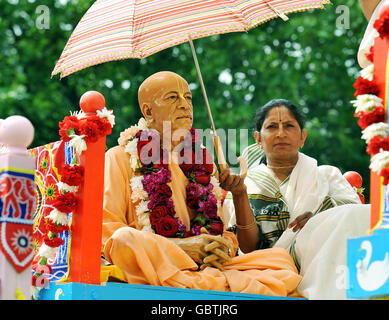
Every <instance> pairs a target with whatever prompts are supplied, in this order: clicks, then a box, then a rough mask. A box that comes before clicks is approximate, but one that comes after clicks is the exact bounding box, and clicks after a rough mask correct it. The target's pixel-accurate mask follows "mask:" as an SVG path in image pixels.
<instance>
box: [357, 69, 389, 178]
mask: <svg viewBox="0 0 389 320" xmlns="http://www.w3.org/2000/svg"><path fill="white" fill-rule="evenodd" d="M360 75H361V77H362V78H364V79H367V80H369V81H372V80H373V79H374V64H373V63H370V64H369V65H368V66H367V67H365V68H363V69H362V70H361V71H360ZM351 103H352V105H353V106H354V107H355V113H358V112H361V111H363V112H372V111H373V110H374V109H375V108H377V107H384V105H383V100H382V99H381V98H380V97H378V96H376V95H374V94H361V95H358V96H357V97H356V100H352V101H351ZM388 135H389V125H388V124H387V123H385V122H377V123H372V124H371V125H369V126H368V127H367V128H366V129H364V130H363V131H362V136H361V138H362V139H364V140H365V141H366V144H368V143H369V142H370V140H371V139H372V138H373V137H374V136H379V137H380V138H385V137H387V136H388ZM388 163H389V151H384V150H382V149H380V151H379V152H378V153H377V154H376V155H374V156H373V157H372V158H371V159H370V165H369V168H370V169H371V170H372V171H374V172H376V173H377V174H380V172H381V170H382V169H383V168H385V167H386V166H387V164H388Z"/></svg>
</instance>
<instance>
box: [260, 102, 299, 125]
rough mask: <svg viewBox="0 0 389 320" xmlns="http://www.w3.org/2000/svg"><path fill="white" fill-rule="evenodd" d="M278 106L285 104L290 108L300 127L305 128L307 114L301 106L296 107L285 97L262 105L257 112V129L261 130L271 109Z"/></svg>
mask: <svg viewBox="0 0 389 320" xmlns="http://www.w3.org/2000/svg"><path fill="white" fill-rule="evenodd" d="M277 106H284V107H286V108H288V109H289V111H290V112H291V113H292V114H293V116H294V118H295V119H296V121H297V123H298V124H299V126H300V129H301V130H302V129H304V123H305V116H304V114H303V113H302V112H301V110H300V109H299V108H297V107H296V105H295V104H293V103H292V102H290V101H289V100H285V99H273V100H270V101H269V102H268V103H266V104H265V105H264V106H262V107H260V108H259V109H258V110H257V112H256V114H255V126H256V129H257V131H261V128H262V125H263V122H264V121H265V118H266V116H267V114H268V113H269V111H270V110H271V109H273V108H274V107H277Z"/></svg>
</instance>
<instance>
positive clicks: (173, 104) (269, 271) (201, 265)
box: [102, 71, 301, 296]
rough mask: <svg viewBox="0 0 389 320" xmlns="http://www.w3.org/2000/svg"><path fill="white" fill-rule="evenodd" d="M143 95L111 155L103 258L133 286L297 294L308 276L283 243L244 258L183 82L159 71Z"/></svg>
mask: <svg viewBox="0 0 389 320" xmlns="http://www.w3.org/2000/svg"><path fill="white" fill-rule="evenodd" d="M138 100H139V107H140V109H141V112H142V114H143V116H144V118H141V119H140V120H139V122H138V124H137V125H134V126H132V127H130V128H128V129H126V130H125V131H123V132H122V133H121V135H120V138H119V139H118V141H119V145H118V146H115V147H113V148H111V149H110V150H108V151H107V153H106V163H105V187H104V213H103V239H102V244H103V254H104V258H105V259H106V260H107V261H108V262H109V263H112V264H114V265H116V266H117V267H119V268H120V269H121V271H122V272H123V274H124V277H125V280H126V281H127V282H128V283H131V284H149V285H155V286H168V287H179V288H192V289H202V290H218V291H232V292H242V293H252V294H264V295H277V296H288V295H292V294H295V289H296V287H297V285H298V283H299V281H300V280H301V277H300V276H299V275H298V273H297V269H296V267H295V265H294V262H293V259H292V258H291V257H290V256H289V254H288V253H287V251H286V250H285V249H283V248H270V249H264V250H254V251H252V252H250V253H248V254H242V255H236V253H237V249H238V241H237V239H236V237H235V235H234V234H233V233H231V232H228V231H226V228H225V226H224V224H223V210H222V208H221V203H220V198H221V193H222V192H221V189H220V186H219V182H218V172H217V169H216V166H215V165H214V163H213V161H212V158H211V157H210V154H209V152H208V151H207V150H206V149H205V148H204V147H203V146H201V141H199V136H198V134H197V131H196V130H195V129H194V128H193V127H192V123H193V105H192V95H191V92H190V90H189V86H188V83H187V82H186V81H185V79H183V78H182V77H181V76H179V75H177V74H176V73H173V72H167V71H163V72H158V73H155V74H153V75H151V76H150V77H148V78H147V79H146V80H145V81H144V82H143V83H142V84H141V86H140V88H139V92H138Z"/></svg>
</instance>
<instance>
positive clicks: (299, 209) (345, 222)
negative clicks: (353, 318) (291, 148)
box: [224, 153, 370, 299]
mask: <svg viewBox="0 0 389 320" xmlns="http://www.w3.org/2000/svg"><path fill="white" fill-rule="evenodd" d="M259 174H260V175H261V176H266V177H267V180H266V185H264V184H263V183H262V182H263V180H261V179H258V176H259ZM268 181H273V182H274V183H272V185H271V187H270V188H269V186H268ZM245 183H246V185H247V192H248V193H249V195H250V194H265V195H266V194H269V193H270V191H271V190H270V189H271V188H277V187H278V190H273V191H272V192H273V193H274V192H275V193H277V192H280V193H281V199H282V201H284V203H285V204H286V206H287V208H288V211H289V215H290V219H289V222H291V221H293V220H294V219H295V218H296V217H297V216H299V215H301V214H303V213H304V212H306V211H310V212H312V213H314V216H313V217H312V218H311V219H310V220H308V222H307V223H306V225H305V226H304V227H303V229H301V230H300V231H299V232H293V231H292V229H288V228H287V229H286V230H285V231H284V232H283V233H282V235H281V236H280V237H279V238H278V240H277V241H276V242H275V244H274V245H273V247H275V246H277V247H283V248H285V249H287V250H291V251H293V252H294V253H295V255H296V257H297V258H298V260H299V264H300V274H301V275H302V276H303V279H302V281H301V282H300V284H299V286H298V288H297V289H298V291H299V293H300V294H302V295H303V296H304V297H306V298H309V299H345V298H346V295H345V287H346V285H345V282H344V280H345V274H344V272H345V270H346V264H347V262H346V248H347V239H348V238H351V237H357V236H362V235H365V234H366V232H367V230H368V229H369V220H370V205H362V204H361V202H360V200H359V197H358V195H357V194H356V192H355V191H354V190H353V189H352V187H351V186H350V184H349V183H348V182H347V180H346V179H345V178H344V177H343V176H342V174H341V172H340V170H339V169H337V168H335V167H332V166H317V161H316V160H315V159H313V158H311V157H308V156H306V155H304V154H303V153H299V160H298V162H297V164H296V166H295V168H294V169H293V171H292V173H291V175H290V177H289V179H287V180H286V181H285V182H283V183H281V184H280V185H278V184H277V183H276V182H275V179H274V176H273V172H272V171H271V170H270V169H268V168H267V167H266V165H264V164H260V165H258V166H256V167H254V168H252V169H250V170H249V172H248V176H247V178H246V180H245ZM328 197H330V199H331V201H332V204H333V205H334V206H335V207H333V208H331V209H328V210H325V211H322V212H320V211H321V206H322V205H323V202H324V200H325V199H326V198H328ZM224 213H225V216H226V219H225V221H229V223H230V224H234V223H235V210H234V208H233V203H232V200H230V199H226V200H225V203H224ZM342 272H343V273H342Z"/></svg>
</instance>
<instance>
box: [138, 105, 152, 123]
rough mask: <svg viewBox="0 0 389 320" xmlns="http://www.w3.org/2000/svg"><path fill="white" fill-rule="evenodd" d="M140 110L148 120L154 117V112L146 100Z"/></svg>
mask: <svg viewBox="0 0 389 320" xmlns="http://www.w3.org/2000/svg"><path fill="white" fill-rule="evenodd" d="M140 110H141V112H142V114H143V116H144V117H145V119H146V120H151V119H152V118H153V113H152V110H151V107H150V105H149V104H148V103H145V102H144V103H143V104H142V106H141V108H140Z"/></svg>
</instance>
